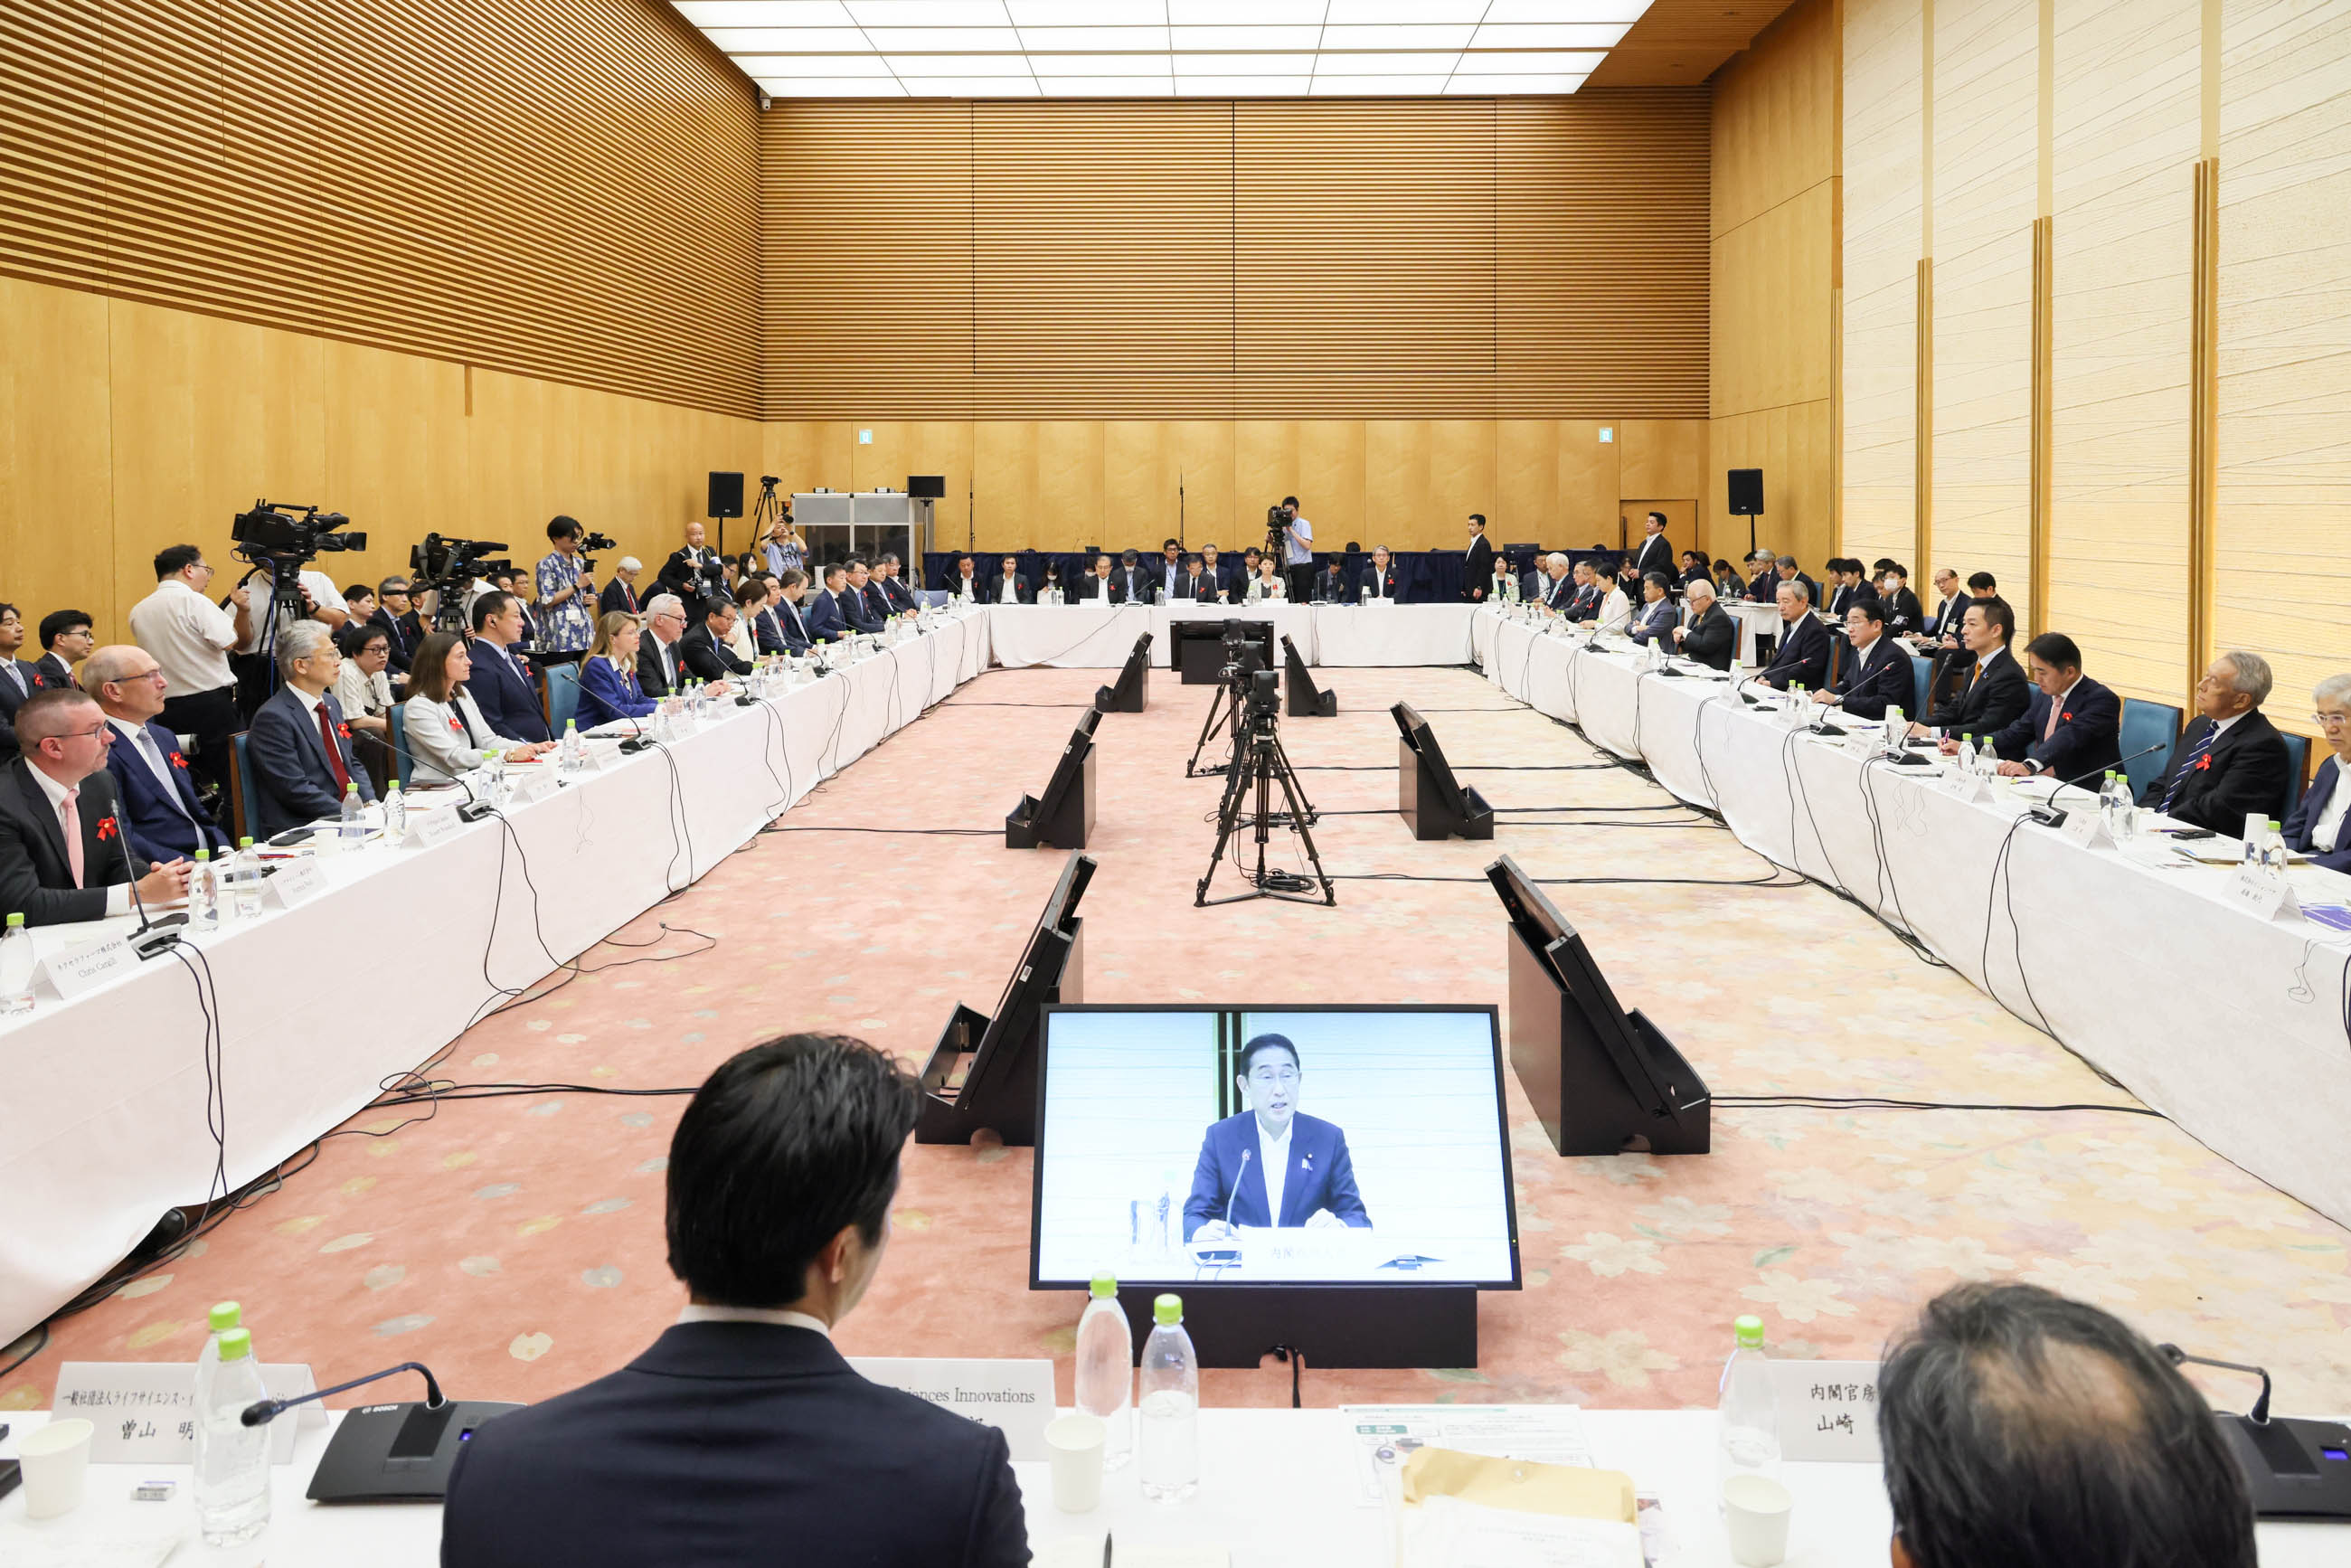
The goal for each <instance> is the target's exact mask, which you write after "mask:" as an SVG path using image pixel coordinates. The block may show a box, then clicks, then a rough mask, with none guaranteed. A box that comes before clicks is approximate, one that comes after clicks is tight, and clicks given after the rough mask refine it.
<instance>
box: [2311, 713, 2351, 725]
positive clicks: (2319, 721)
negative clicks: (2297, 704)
mask: <svg viewBox="0 0 2351 1568" xmlns="http://www.w3.org/2000/svg"><path fill="white" fill-rule="evenodd" d="M2310 722H2311V723H2313V724H2315V725H2318V726H2320V727H2326V726H2329V725H2337V724H2351V713H2314V714H2312V715H2311V716H2310Z"/></svg>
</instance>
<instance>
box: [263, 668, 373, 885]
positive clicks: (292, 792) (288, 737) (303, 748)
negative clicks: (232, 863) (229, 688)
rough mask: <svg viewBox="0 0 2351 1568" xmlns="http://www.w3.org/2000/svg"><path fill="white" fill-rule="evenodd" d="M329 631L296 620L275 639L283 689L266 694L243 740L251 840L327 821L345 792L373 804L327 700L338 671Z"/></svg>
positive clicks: (339, 714) (347, 734) (335, 707)
mask: <svg viewBox="0 0 2351 1568" xmlns="http://www.w3.org/2000/svg"><path fill="white" fill-rule="evenodd" d="M342 664H343V661H342V656H341V655H340V654H339V653H336V652H335V639H334V635H333V633H331V632H329V631H328V630H327V628H326V627H324V626H322V625H320V624H319V622H315V621H297V622H294V624H292V625H291V626H288V627H287V629H286V630H285V632H283V633H282V634H281V635H280V636H279V637H278V639H277V671H278V674H279V675H280V677H281V678H282V679H283V680H284V681H285V683H286V684H285V685H281V686H279V687H278V688H277V691H275V692H273V693H271V694H270V696H269V700H268V701H267V702H265V703H263V704H262V705H261V706H260V707H259V708H258V709H256V711H255V713H254V716H253V723H252V725H251V727H248V728H247V729H246V734H245V775H246V779H247V781H248V783H249V784H250V785H251V787H252V790H253V797H254V810H255V817H256V820H255V821H250V822H247V823H246V828H247V829H249V830H250V831H252V834H253V836H254V837H255V838H256V839H266V838H271V837H274V836H275V835H277V834H278V833H282V832H284V831H286V830H287V829H288V828H299V827H303V826H306V825H308V824H309V823H311V822H316V821H321V820H331V819H333V818H334V817H335V816H336V815H337V814H338V813H339V812H340V811H341V810H342V805H343V797H344V795H345V793H346V792H347V791H349V790H350V789H358V791H359V796H360V800H374V799H375V791H374V790H373V789H371V787H370V786H369V783H368V776H367V769H366V768H361V767H360V764H359V759H358V758H356V757H354V756H353V755H352V754H351V731H350V726H349V725H347V724H345V723H344V722H343V710H342V707H341V706H340V705H339V704H338V703H337V702H336V701H335V699H334V698H333V697H332V696H331V695H329V692H328V688H329V687H330V686H332V685H334V684H335V676H336V674H338V673H340V671H341V669H342Z"/></svg>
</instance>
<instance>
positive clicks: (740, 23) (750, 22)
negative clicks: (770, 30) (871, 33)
mask: <svg viewBox="0 0 2351 1568" xmlns="http://www.w3.org/2000/svg"><path fill="white" fill-rule="evenodd" d="M677 9H678V13H679V15H681V16H684V18H685V19H686V20H687V21H689V22H691V23H693V24H694V25H695V26H697V27H700V28H703V29H704V30H705V31H707V30H708V29H710V28H712V27H845V26H849V25H850V23H849V8H848V7H847V6H846V5H842V4H841V0H678V7H677Z"/></svg>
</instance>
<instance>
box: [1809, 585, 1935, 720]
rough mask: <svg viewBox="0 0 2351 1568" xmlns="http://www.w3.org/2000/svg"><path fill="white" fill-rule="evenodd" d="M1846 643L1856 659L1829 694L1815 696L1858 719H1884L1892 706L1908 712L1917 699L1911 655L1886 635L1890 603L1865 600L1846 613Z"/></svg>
mask: <svg viewBox="0 0 2351 1568" xmlns="http://www.w3.org/2000/svg"><path fill="white" fill-rule="evenodd" d="M1844 634H1845V640H1846V641H1847V642H1849V643H1852V644H1853V656H1852V657H1851V658H1849V659H1847V660H1846V661H1845V662H1844V671H1843V672H1842V673H1840V674H1838V676H1837V678H1836V681H1835V684H1834V685H1832V686H1831V687H1830V688H1829V689H1828V690H1827V691H1824V692H1815V693H1813V696H1814V697H1816V698H1817V699H1818V700H1820V701H1822V702H1824V703H1835V704H1836V705H1837V706H1840V707H1842V708H1844V711H1845V712H1847V713H1849V714H1851V715H1853V716H1854V717H1855V718H1884V717H1885V716H1886V709H1887V708H1889V707H1898V708H1902V709H1904V710H1905V711H1907V710H1908V709H1909V707H1910V706H1911V705H1912V702H1913V700H1914V697H1913V686H1912V682H1911V674H1910V671H1911V664H1910V655H1909V654H1907V653H1904V652H1903V651H1902V644H1901V643H1897V642H1896V641H1895V640H1894V639H1893V638H1891V637H1889V636H1887V635H1886V602H1885V601H1883V600H1880V599H1865V600H1862V601H1859V602H1858V603H1856V604H1855V605H1854V606H1853V608H1852V609H1850V610H1847V611H1846V612H1844Z"/></svg>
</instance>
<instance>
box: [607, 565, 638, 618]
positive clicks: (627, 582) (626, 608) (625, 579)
mask: <svg viewBox="0 0 2351 1568" xmlns="http://www.w3.org/2000/svg"><path fill="white" fill-rule="evenodd" d="M643 570H645V563H644V562H643V561H641V560H639V559H637V558H636V557H635V556H632V555H624V556H622V558H621V559H619V560H617V561H615V562H613V563H612V577H611V581H609V582H607V583H605V584H604V594H603V597H602V598H601V600H600V601H598V602H597V606H596V608H597V610H598V611H599V612H601V613H602V614H605V615H610V614H611V613H612V612H615V611H618V612H620V613H622V614H623V615H637V614H642V613H643V611H644V601H643V600H642V599H640V598H639V597H638V596H637V573H639V572H641V571H643Z"/></svg>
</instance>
